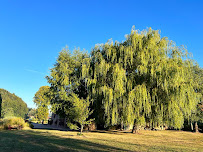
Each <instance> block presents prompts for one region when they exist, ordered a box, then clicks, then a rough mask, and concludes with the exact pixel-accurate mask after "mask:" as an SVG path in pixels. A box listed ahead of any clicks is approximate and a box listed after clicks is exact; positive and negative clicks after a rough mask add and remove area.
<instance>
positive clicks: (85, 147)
mask: <svg viewBox="0 0 203 152" xmlns="http://www.w3.org/2000/svg"><path fill="white" fill-rule="evenodd" d="M67 136H71V135H67ZM0 151H1V152H7V151H9V152H58V151H127V150H125V149H120V148H116V147H112V146H107V145H102V144H96V143H92V142H89V141H85V140H82V139H81V140H79V139H73V138H61V137H57V136H51V135H50V136H49V135H45V134H44V133H41V132H35V131H32V130H23V131H1V132H0Z"/></svg>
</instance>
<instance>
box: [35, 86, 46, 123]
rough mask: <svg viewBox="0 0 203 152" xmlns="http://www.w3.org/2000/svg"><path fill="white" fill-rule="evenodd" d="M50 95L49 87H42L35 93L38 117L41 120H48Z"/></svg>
mask: <svg viewBox="0 0 203 152" xmlns="http://www.w3.org/2000/svg"><path fill="white" fill-rule="evenodd" d="M48 94H49V86H42V87H40V88H39V90H38V91H37V92H36V93H35V96H34V103H35V104H36V105H37V109H36V115H37V118H38V119H39V120H46V119H48V115H49V105H50V101H49V98H48Z"/></svg>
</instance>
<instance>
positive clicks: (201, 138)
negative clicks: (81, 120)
mask: <svg viewBox="0 0 203 152" xmlns="http://www.w3.org/2000/svg"><path fill="white" fill-rule="evenodd" d="M57 151H63V152H65V151H156V152H157V151H183V152H187V151H188V152H191V151H197V152H201V151H203V134H202V133H197V134H196V133H191V132H183V131H140V133H139V134H131V133H123V132H117V131H97V132H85V133H84V134H83V136H78V135H77V132H72V131H56V130H40V129H39V130H35V129H27V130H19V131H18V130H11V131H5V130H1V131H0V152H57Z"/></svg>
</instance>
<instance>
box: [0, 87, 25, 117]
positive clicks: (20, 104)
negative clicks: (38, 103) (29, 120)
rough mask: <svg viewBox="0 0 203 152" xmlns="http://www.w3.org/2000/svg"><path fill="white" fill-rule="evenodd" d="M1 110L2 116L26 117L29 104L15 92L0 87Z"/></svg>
mask: <svg viewBox="0 0 203 152" xmlns="http://www.w3.org/2000/svg"><path fill="white" fill-rule="evenodd" d="M0 109H1V110H0V112H1V117H3V118H4V117H9V116H16V117H22V118H24V117H25V114H26V113H27V111H28V108H27V104H26V103H25V102H24V101H23V100H22V99H21V98H19V97H17V96H16V95H15V94H11V93H10V92H8V91H6V90H4V89H0Z"/></svg>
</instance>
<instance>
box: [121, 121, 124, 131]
mask: <svg viewBox="0 0 203 152" xmlns="http://www.w3.org/2000/svg"><path fill="white" fill-rule="evenodd" d="M123 129H124V125H123V121H121V130H123Z"/></svg>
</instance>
